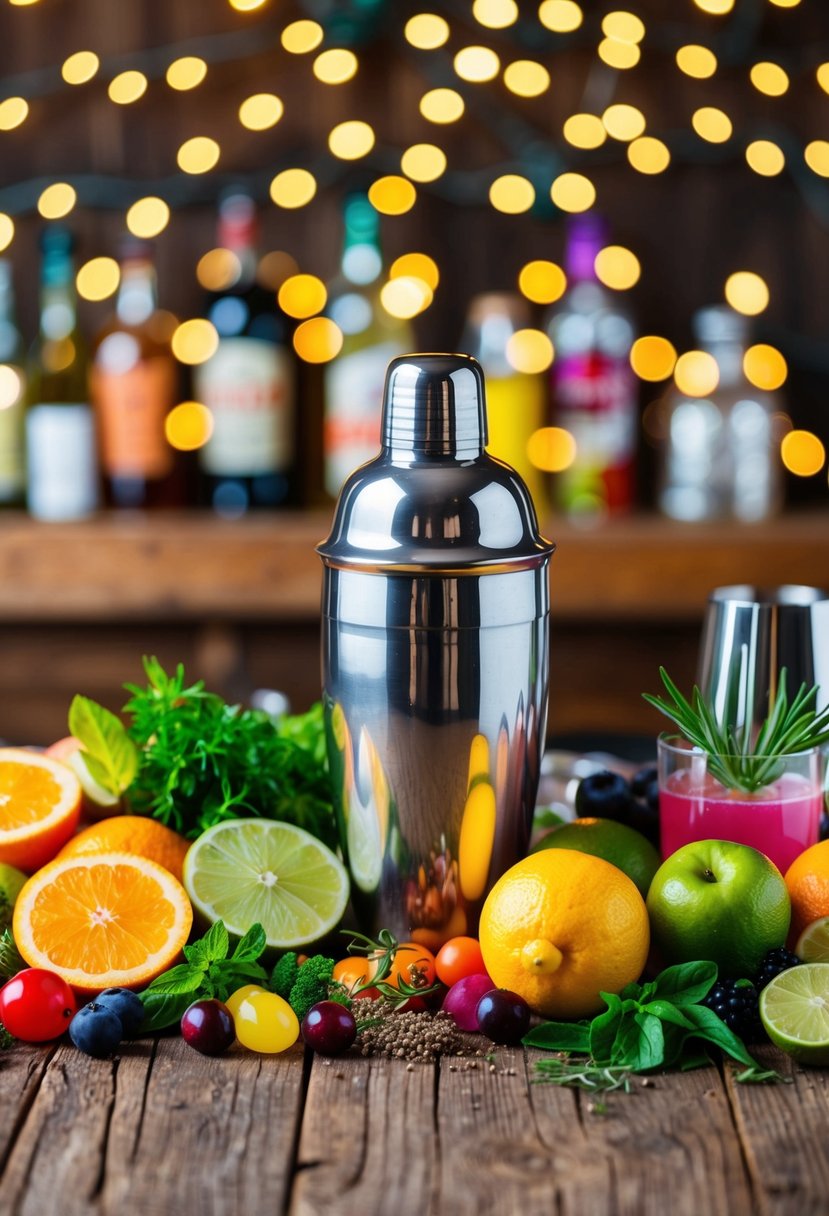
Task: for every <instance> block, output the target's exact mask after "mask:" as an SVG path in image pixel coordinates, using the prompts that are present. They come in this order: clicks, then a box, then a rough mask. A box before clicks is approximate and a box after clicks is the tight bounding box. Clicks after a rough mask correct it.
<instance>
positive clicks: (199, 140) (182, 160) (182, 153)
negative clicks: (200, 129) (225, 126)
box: [176, 135, 220, 174]
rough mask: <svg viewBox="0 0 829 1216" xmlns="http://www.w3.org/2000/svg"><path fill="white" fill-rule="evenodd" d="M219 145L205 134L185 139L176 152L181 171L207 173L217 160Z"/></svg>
mask: <svg viewBox="0 0 829 1216" xmlns="http://www.w3.org/2000/svg"><path fill="white" fill-rule="evenodd" d="M219 152H220V149H219V145H218V144H217V143H216V141H215V139H210V138H209V136H207V135H194V136H193V138H192V139H186V140H185V141H184V143H183V144H182V145H181V147H180V148H179V150H178V153H177V154H176V160H177V161H178V167H179V169H181V171H182V173H194V174H195V173H209V172H210V170H211V169H213V168H214V167H215V166H216V164H217V163H218V160H219Z"/></svg>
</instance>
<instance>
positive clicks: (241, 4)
mask: <svg viewBox="0 0 829 1216" xmlns="http://www.w3.org/2000/svg"><path fill="white" fill-rule="evenodd" d="M229 4H230V7H231V8H235V9H236V10H237V12H240V13H252V12H254V11H255V10H256V9H257V8H261V7H262V5H263V4H267V0H229Z"/></svg>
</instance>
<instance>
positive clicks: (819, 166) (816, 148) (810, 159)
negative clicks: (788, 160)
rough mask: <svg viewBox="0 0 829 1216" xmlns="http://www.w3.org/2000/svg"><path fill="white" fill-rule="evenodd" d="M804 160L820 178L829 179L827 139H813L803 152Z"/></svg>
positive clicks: (828, 144) (828, 145) (828, 147)
mask: <svg viewBox="0 0 829 1216" xmlns="http://www.w3.org/2000/svg"><path fill="white" fill-rule="evenodd" d="M803 159H804V160H805V161H806V164H807V165H808V166H809V168H810V169H811V170H812V172H813V173H817V174H818V175H819V176H820V177H829V143H827V142H826V140H825V139H813V140H812V142H811V143H810V144H807V145H806V147H805V149H804V151H803Z"/></svg>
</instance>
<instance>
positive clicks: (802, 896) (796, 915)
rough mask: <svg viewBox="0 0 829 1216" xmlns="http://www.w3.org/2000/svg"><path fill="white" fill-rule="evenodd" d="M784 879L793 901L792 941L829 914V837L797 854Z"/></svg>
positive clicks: (790, 935) (790, 938)
mask: <svg viewBox="0 0 829 1216" xmlns="http://www.w3.org/2000/svg"><path fill="white" fill-rule="evenodd" d="M785 880H786V886H787V887H788V888H789V897H790V899H791V901H792V923H791V927H790V929H789V943H790V944H791V943H792V942H797V939H798V938H799V937H800V935H801V933H802V932H803V930H804V929H805V928H806V926H807V925H810V924H811V923H812V921H813V920H819V919H820V917H821V916H829V840H821V841H820V843H819V844H813V845H812V847H811V848H810V849H806V850H805V852H803V853H801V854H800V856H799V857H796V858H795V860H794V861H793V862H792V864H791V865H790V866H789V868H788V870H787V871H786V874H785Z"/></svg>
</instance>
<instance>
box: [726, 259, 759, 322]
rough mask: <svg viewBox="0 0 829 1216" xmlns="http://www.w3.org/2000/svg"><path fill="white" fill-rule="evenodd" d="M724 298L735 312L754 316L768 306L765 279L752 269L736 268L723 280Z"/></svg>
mask: <svg viewBox="0 0 829 1216" xmlns="http://www.w3.org/2000/svg"><path fill="white" fill-rule="evenodd" d="M725 298H726V300H727V301H728V303H729V304H730V305H731V307H732V308H733V309H734V311H735V312H741V313H742V314H743V315H744V316H746V317H756V316H757V315H758V314H759V313H761V312H762V311H763V309H764V308H767V307H768V302H769V289H768V287H767V285H766V281H765V279H761V278H760V275H759V274H755V273H754V271H752V270H737V271H735V272H734V274H730V275H729V276H728V278H727V279H726V281H725Z"/></svg>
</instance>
